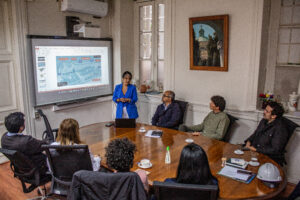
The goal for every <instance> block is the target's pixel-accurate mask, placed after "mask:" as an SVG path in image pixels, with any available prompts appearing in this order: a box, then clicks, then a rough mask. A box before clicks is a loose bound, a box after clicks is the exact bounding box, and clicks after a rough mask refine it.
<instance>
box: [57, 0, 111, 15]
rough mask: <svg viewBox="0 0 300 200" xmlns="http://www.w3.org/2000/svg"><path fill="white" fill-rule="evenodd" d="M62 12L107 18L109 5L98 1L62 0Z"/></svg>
mask: <svg viewBox="0 0 300 200" xmlns="http://www.w3.org/2000/svg"><path fill="white" fill-rule="evenodd" d="M61 11H70V12H79V13H85V14H91V15H94V16H97V17H105V16H106V15H107V11H108V3H107V2H102V1H96V0H61Z"/></svg>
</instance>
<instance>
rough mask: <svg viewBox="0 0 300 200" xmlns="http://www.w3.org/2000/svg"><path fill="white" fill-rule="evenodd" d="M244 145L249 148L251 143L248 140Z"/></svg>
mask: <svg viewBox="0 0 300 200" xmlns="http://www.w3.org/2000/svg"><path fill="white" fill-rule="evenodd" d="M245 147H247V148H248V149H250V147H251V143H250V142H249V141H247V142H246V146H245Z"/></svg>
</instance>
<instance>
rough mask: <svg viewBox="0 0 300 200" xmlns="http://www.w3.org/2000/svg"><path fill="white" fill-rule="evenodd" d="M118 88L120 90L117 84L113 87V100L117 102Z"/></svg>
mask: <svg viewBox="0 0 300 200" xmlns="http://www.w3.org/2000/svg"><path fill="white" fill-rule="evenodd" d="M119 90H120V87H119V85H117V86H116V87H115V90H114V94H113V101H114V102H116V103H118V102H119V101H120V99H119V97H118V93H119Z"/></svg>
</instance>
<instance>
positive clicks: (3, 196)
mask: <svg viewBox="0 0 300 200" xmlns="http://www.w3.org/2000/svg"><path fill="white" fill-rule="evenodd" d="M46 187H47V191H48V192H49V190H50V189H49V188H50V184H48V185H47V186H46ZM294 188H295V184H291V183H288V184H287V187H286V189H285V190H284V191H283V192H282V193H281V195H280V197H279V198H277V199H278V200H280V199H284V198H286V197H288V195H289V194H290V193H291V192H292V191H293V189H294ZM35 196H38V194H37V189H36V190H34V191H33V192H31V193H27V194H24V193H23V190H22V186H21V182H20V181H19V180H18V179H16V178H14V177H13V173H12V171H11V170H10V167H9V163H4V164H1V165H0V200H24V199H28V198H32V197H35ZM55 198H56V199H61V200H65V199H66V198H65V197H59V196H55Z"/></svg>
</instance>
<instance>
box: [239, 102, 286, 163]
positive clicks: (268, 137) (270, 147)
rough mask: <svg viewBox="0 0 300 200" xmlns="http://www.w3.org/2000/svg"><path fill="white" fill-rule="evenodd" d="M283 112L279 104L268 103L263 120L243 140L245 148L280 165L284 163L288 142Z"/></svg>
mask: <svg viewBox="0 0 300 200" xmlns="http://www.w3.org/2000/svg"><path fill="white" fill-rule="evenodd" d="M283 112H284V110H283V108H282V106H281V105H280V104H278V103H276V102H269V103H268V104H267V107H266V108H265V110H264V118H263V119H262V120H261V121H260V123H259V125H258V127H257V129H256V130H255V132H254V133H253V134H252V135H251V136H250V137H249V138H247V139H246V140H245V147H246V148H249V149H250V150H251V151H257V152H259V153H263V154H266V155H267V156H269V157H270V158H272V159H273V160H275V161H276V162H277V163H279V164H280V165H283V164H285V163H286V162H285V158H284V153H285V146H286V145H287V142H288V140H289V134H288V129H287V127H286V124H285V122H284V119H283V117H282V115H283Z"/></svg>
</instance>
